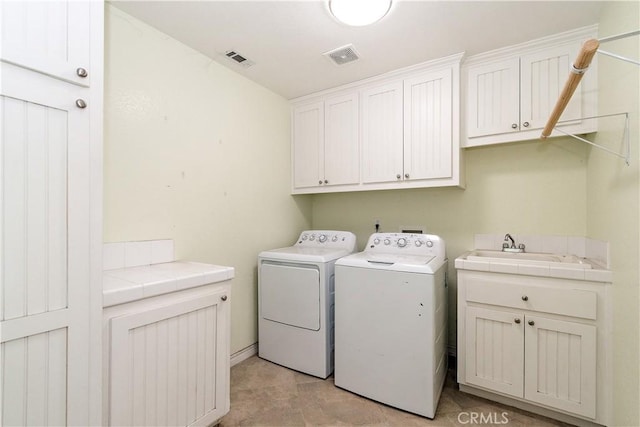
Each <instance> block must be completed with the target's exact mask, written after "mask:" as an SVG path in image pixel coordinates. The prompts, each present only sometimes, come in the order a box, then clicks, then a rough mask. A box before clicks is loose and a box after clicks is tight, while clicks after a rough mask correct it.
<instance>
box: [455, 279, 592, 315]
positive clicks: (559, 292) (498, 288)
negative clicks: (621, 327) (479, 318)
mask: <svg viewBox="0 0 640 427" xmlns="http://www.w3.org/2000/svg"><path fill="white" fill-rule="evenodd" d="M466 300H467V301H470V302H477V303H482V304H491V305H498V306H504V307H513V308H518V309H521V310H531V311H539V312H544V313H553V314H559V315H563V316H571V317H580V318H583V319H592V320H595V319H596V312H597V295H596V293H595V292H592V291H584V290H580V289H557V288H550V287H539V286H526V285H515V284H509V283H494V282H490V281H486V280H477V281H473V282H471V283H468V284H467V292H466Z"/></svg>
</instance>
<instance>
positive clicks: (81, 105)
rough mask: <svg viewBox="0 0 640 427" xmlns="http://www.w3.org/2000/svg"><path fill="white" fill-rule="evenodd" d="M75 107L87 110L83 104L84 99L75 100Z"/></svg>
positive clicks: (84, 103) (85, 104)
mask: <svg viewBox="0 0 640 427" xmlns="http://www.w3.org/2000/svg"><path fill="white" fill-rule="evenodd" d="M76 107H78V108H87V103H86V102H84V99H76Z"/></svg>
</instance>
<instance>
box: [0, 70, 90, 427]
mask: <svg viewBox="0 0 640 427" xmlns="http://www.w3.org/2000/svg"><path fill="white" fill-rule="evenodd" d="M0 76H1V77H2V80H1V82H0V83H1V84H0V134H1V135H2V144H1V147H0V190H1V192H2V195H3V199H2V206H1V207H0V217H1V218H2V225H1V226H0V235H1V236H2V246H3V247H4V248H8V249H9V250H5V251H2V253H0V258H1V261H0V264H1V265H2V270H3V282H2V295H3V298H2V301H1V302H0V329H1V330H2V337H1V342H2V344H1V345H0V348H1V349H0V352H2V353H4V354H5V356H4V358H3V360H2V364H3V366H1V367H0V377H1V378H0V383H1V384H2V390H0V396H2V397H1V402H0V404H1V406H2V408H3V414H2V417H3V420H2V422H0V424H1V423H4V424H6V425H11V424H22V425H29V424H31V423H33V424H41V423H42V424H60V423H62V424H64V423H69V424H79V425H82V424H85V425H86V424H88V418H87V417H88V415H89V414H88V411H87V408H88V407H89V391H90V389H89V387H90V386H89V377H88V375H87V372H88V371H89V354H88V353H89V352H88V343H89V341H90V333H91V331H90V329H89V319H90V316H91V312H90V307H89V305H88V300H89V298H88V294H89V289H90V288H89V284H90V283H91V271H90V269H89V266H90V265H91V258H90V255H91V251H90V247H91V246H90V245H91V240H90V239H89V236H88V233H89V229H90V227H89V224H90V209H89V201H90V198H91V191H92V189H91V187H90V182H91V180H90V166H91V160H90V158H91V152H90V144H89V143H88V142H89V139H90V124H89V114H90V110H91V108H93V106H91V105H89V106H88V107H87V108H85V109H79V108H77V107H76V106H75V103H74V101H75V100H76V99H78V98H84V99H87V97H88V95H89V89H87V88H82V87H79V86H75V85H70V84H67V83H64V82H62V81H60V80H57V79H52V78H50V77H47V76H45V75H42V74H40V73H36V72H33V71H29V70H25V69H23V68H21V67H17V66H14V65H11V64H7V63H0ZM20 352H24V355H23V356H24V357H23V356H21V355H20ZM10 355H13V356H15V358H13V356H10ZM21 358H23V359H24V364H16V363H18V361H19V359H21ZM44 367H47V369H48V370H49V371H48V372H47V369H44ZM61 367H63V368H64V369H61ZM18 377H19V378H18ZM16 381H17V382H16ZM20 384H22V385H24V386H25V387H26V388H25V389H24V393H21V392H19V391H16V390H18V388H19V387H20ZM47 408H49V409H47ZM47 411H50V412H47ZM39 413H41V414H43V415H45V416H46V417H47V418H43V419H37V420H36V419H33V420H32V419H31V417H33V416H34V414H39ZM24 417H26V418H24Z"/></svg>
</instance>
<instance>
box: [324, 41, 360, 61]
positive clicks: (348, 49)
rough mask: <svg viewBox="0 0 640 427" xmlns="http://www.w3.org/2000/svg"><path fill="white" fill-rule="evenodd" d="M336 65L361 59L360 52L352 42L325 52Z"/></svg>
mask: <svg viewBox="0 0 640 427" xmlns="http://www.w3.org/2000/svg"><path fill="white" fill-rule="evenodd" d="M323 55H324V56H325V57H327V58H328V59H329V60H330V61H331V62H332V63H334V64H335V65H344V64H349V63H351V62H355V61H357V60H358V59H360V54H359V53H358V52H357V51H356V48H355V47H354V46H353V45H352V44H348V45H346V46H342V47H339V48H337V49H333V50H330V51H329V52H325V53H323Z"/></svg>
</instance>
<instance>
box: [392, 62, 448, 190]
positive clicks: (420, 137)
mask: <svg viewBox="0 0 640 427" xmlns="http://www.w3.org/2000/svg"><path fill="white" fill-rule="evenodd" d="M451 73H452V70H451V69H447V70H442V71H438V72H433V73H427V74H424V75H422V76H418V77H415V78H412V79H407V80H405V81H404V173H405V179H430V178H448V177H451V173H452V163H451V162H452V139H451V138H452V128H451V126H452V111H451V108H452V107H451V103H452V93H451V92H452V87H451Z"/></svg>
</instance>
